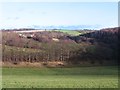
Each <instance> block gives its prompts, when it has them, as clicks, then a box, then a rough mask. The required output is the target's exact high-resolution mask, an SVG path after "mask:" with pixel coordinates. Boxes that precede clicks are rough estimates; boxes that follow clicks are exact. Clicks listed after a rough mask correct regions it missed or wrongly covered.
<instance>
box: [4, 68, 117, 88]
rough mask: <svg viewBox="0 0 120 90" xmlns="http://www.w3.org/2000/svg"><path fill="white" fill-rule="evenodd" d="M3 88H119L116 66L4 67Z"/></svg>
mask: <svg viewBox="0 0 120 90" xmlns="http://www.w3.org/2000/svg"><path fill="white" fill-rule="evenodd" d="M2 87H3V88H117V87H118V68H117V67H116V66H97V67H73V68H27V67H26V68H5V67H3V68H2Z"/></svg>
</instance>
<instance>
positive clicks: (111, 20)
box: [1, 2, 118, 28]
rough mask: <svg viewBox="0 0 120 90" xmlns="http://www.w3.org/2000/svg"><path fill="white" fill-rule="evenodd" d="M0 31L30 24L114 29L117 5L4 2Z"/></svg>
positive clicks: (114, 3) (99, 3)
mask: <svg viewBox="0 0 120 90" xmlns="http://www.w3.org/2000/svg"><path fill="white" fill-rule="evenodd" d="M1 15H2V19H1V22H2V23H1V28H9V27H14V28H21V27H27V26H32V25H42V26H50V25H97V26H100V28H104V27H116V26H118V3H117V2H109V3H108V2H86V3H85V2H74V3H73V2H72V3H70V2H59V3H58V2H57V3H56V2H47V3H43V2H4V3H2V4H1Z"/></svg>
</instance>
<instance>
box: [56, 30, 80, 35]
mask: <svg viewBox="0 0 120 90" xmlns="http://www.w3.org/2000/svg"><path fill="white" fill-rule="evenodd" d="M55 31H60V32H63V33H66V34H69V35H72V36H78V35H80V34H81V33H80V32H78V31H75V30H55Z"/></svg>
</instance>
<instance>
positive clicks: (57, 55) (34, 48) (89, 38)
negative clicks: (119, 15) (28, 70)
mask: <svg viewBox="0 0 120 90" xmlns="http://www.w3.org/2000/svg"><path fill="white" fill-rule="evenodd" d="M119 29H120V27H117V28H109V29H103V30H99V31H94V30H93V31H89V30H88V31H85V32H86V33H85V32H84V31H82V32H83V34H80V35H79V36H71V35H68V34H65V33H62V32H58V31H44V32H39V33H37V32H33V33H22V34H19V33H15V32H3V39H2V40H3V41H2V44H3V48H2V49H3V58H2V61H3V62H11V63H14V64H17V63H19V62H31V63H33V62H47V61H65V62H67V63H73V64H91V65H94V64H99V65H111V64H117V63H118V43H119V40H118V36H120V33H119V32H118V30H119Z"/></svg>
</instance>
